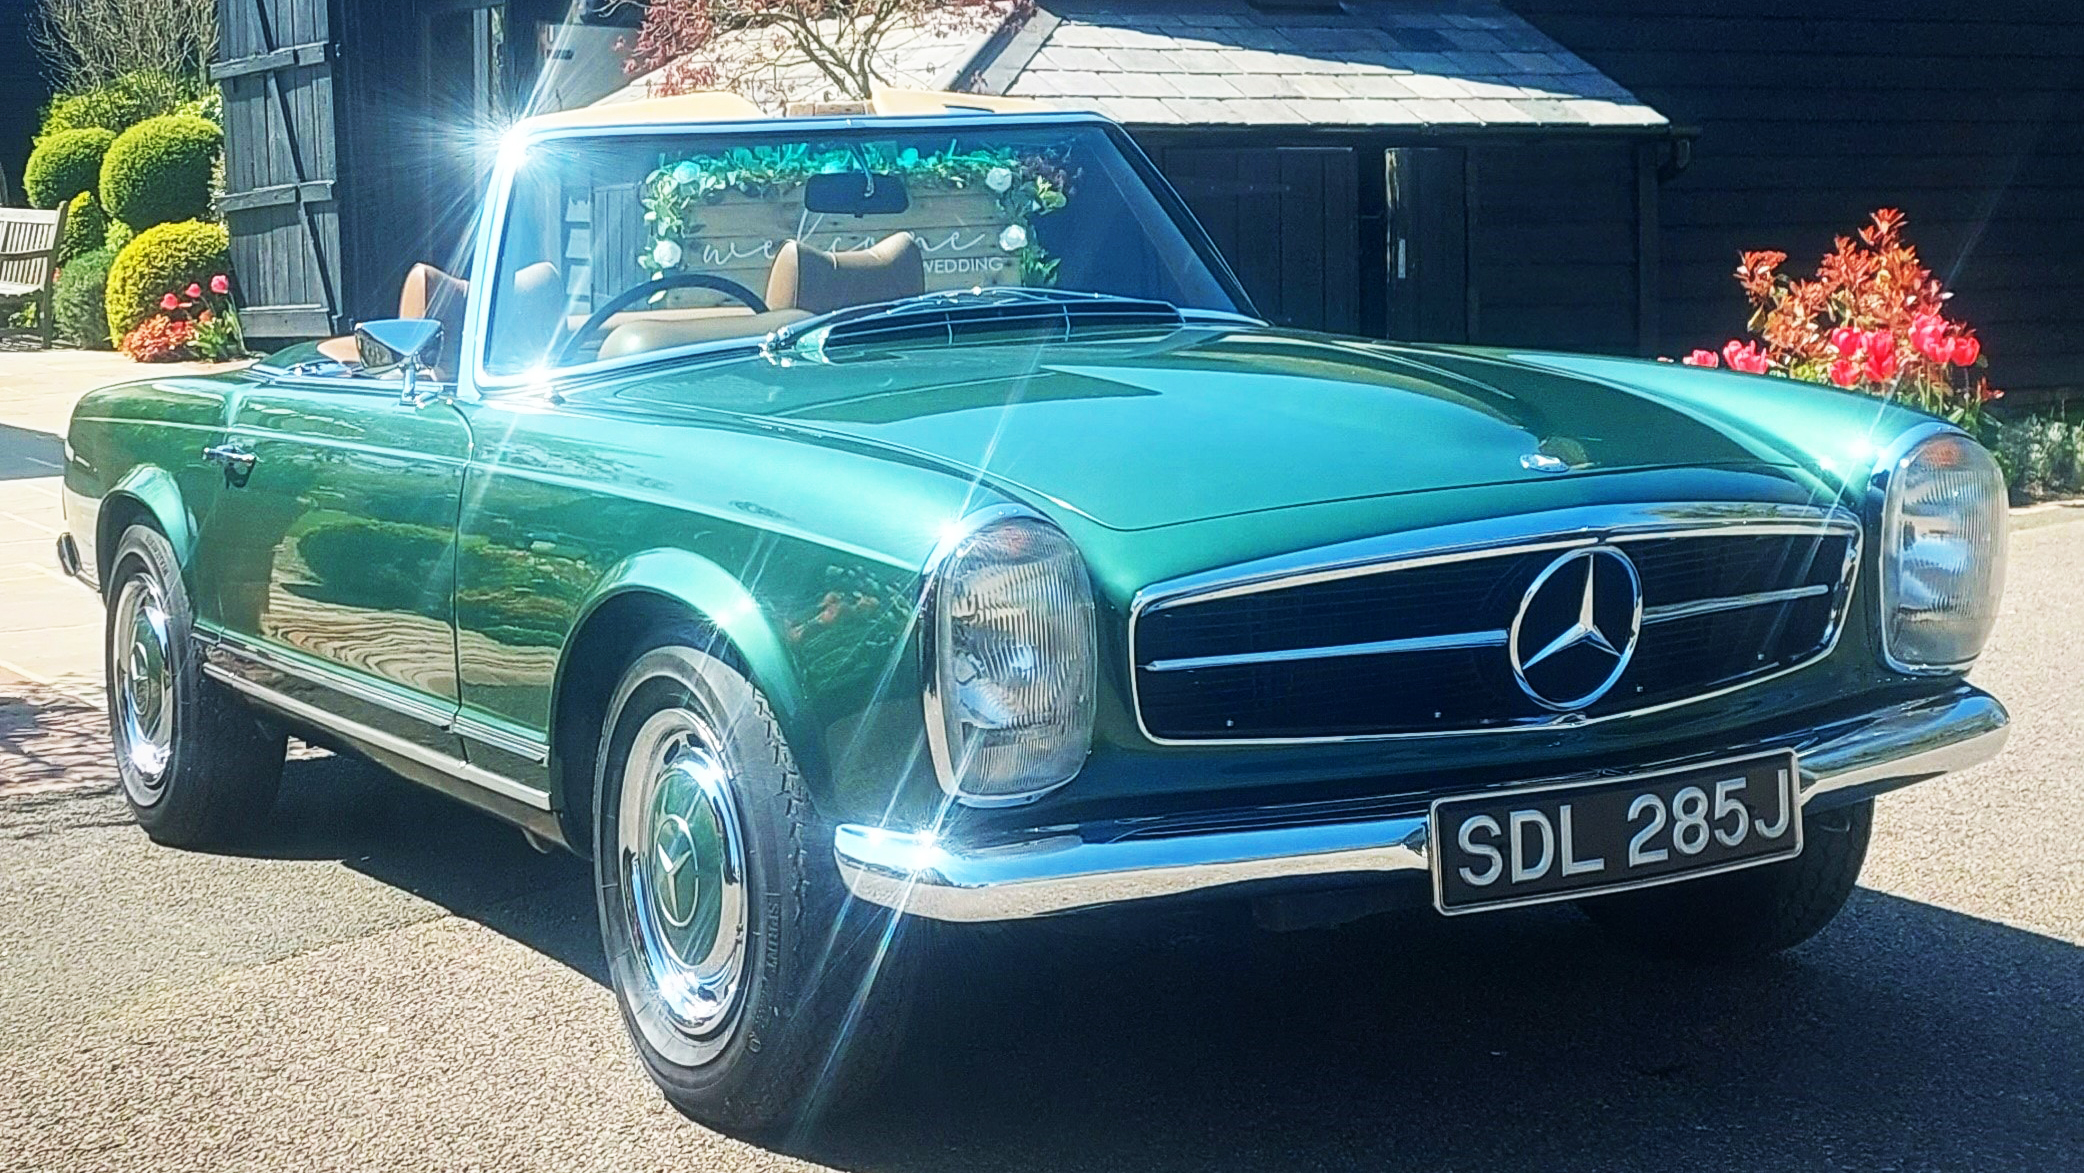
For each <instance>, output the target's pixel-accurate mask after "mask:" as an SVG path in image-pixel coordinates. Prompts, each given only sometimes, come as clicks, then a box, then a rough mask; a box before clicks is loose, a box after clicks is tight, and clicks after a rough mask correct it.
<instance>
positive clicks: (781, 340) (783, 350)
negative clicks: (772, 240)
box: [760, 285, 1183, 358]
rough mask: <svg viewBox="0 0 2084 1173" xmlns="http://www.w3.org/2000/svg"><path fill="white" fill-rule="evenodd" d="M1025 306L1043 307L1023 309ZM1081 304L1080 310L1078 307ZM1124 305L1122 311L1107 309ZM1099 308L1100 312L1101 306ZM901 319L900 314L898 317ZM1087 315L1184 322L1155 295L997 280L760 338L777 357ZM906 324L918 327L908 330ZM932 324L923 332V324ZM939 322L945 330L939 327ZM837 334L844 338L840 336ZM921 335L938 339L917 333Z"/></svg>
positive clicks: (825, 316) (827, 317)
mask: <svg viewBox="0 0 2084 1173" xmlns="http://www.w3.org/2000/svg"><path fill="white" fill-rule="evenodd" d="M1023 307H1033V308H1034V309H1035V310H1037V311H1039V312H1037V313H1032V314H1023V313H1020V312H1019V311H1020V309H1022V308H1023ZM1074 307H1075V308H1074ZM1107 310H1118V311H1119V312H1118V313H1112V314H1110V313H1107V312H1106V311H1107ZM1096 311H1097V312H1096ZM893 319H894V320H893ZM1079 319H1095V320H1112V321H1115V322H1117V323H1118V324H1127V323H1128V322H1130V321H1136V322H1138V323H1140V324H1145V325H1160V324H1168V323H1169V324H1170V325H1173V326H1177V325H1179V324H1180V322H1181V321H1182V319H1183V315H1182V313H1181V311H1180V309H1179V307H1177V306H1175V305H1173V304H1172V303H1171V302H1167V301H1159V300H1157V299H1155V298H1134V297H1122V296H1120V295H1117V294H1112V293H1087V292H1084V291H1081V290H1070V289H1035V288H1031V287H1028V286H1024V285H989V286H982V287H978V288H975V289H944V290H938V291H936V292H933V293H920V294H914V295H913V296H911V297H901V298H898V299H896V300H894V301H881V302H874V303H871V304H869V305H858V306H848V307H847V308H845V309H837V310H832V311H829V312H827V313H822V314H818V315H816V316H815V317H809V318H805V319H803V320H802V321H800V322H791V323H789V324H788V325H786V326H782V327H780V328H778V329H776V330H774V331H773V332H772V333H770V334H768V335H767V337H766V339H765V340H764V341H762V342H761V344H760V351H761V353H762V354H765V355H767V356H768V357H770V358H774V357H779V356H782V355H784V354H789V353H805V352H809V351H822V350H824V349H825V348H826V346H828V345H829V344H830V343H831V342H833V341H836V340H850V339H859V340H861V341H867V340H868V338H869V337H870V336H872V335H877V334H888V335H896V334H899V333H904V334H913V335H919V334H922V333H923V334H925V335H932V334H938V333H941V332H942V331H945V334H946V338H945V340H946V341H948V342H951V343H952V342H953V341H954V337H955V334H956V332H957V330H958V328H959V327H963V326H970V327H977V328H984V329H990V328H992V327H1017V326H1034V325H1047V326H1058V325H1061V327H1062V328H1063V333H1064V336H1066V337H1068V335H1069V332H1070V329H1071V328H1072V326H1073V324H1074V323H1075V322H1076V321H1077V320H1079ZM875 321H890V325H889V327H888V328H887V329H882V330H876V329H866V328H864V329H853V327H856V326H865V325H866V324H867V323H870V322H875ZM906 324H910V325H911V326H912V327H913V328H912V329H907V328H906ZM922 327H923V328H924V329H923V330H921V329H919V328H922ZM935 327H939V329H935ZM835 335H838V336H839V338H837V339H835V337H834V336H835ZM916 340H917V341H930V340H932V339H931V338H929V337H917V338H916Z"/></svg>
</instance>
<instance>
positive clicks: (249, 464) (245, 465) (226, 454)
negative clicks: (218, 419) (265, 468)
mask: <svg viewBox="0 0 2084 1173" xmlns="http://www.w3.org/2000/svg"><path fill="white" fill-rule="evenodd" d="M203 459H204V460H206V461H209V462H210V463H211V464H221V465H223V466H224V479H225V480H226V481H228V482H230V484H231V486H232V487H233V488H235V489H236V488H241V487H244V485H245V484H246V478H247V477H249V476H251V475H253V466H254V465H256V464H259V463H260V457H258V456H255V455H254V454H253V453H251V452H248V451H246V450H245V449H244V448H241V447H239V446H238V445H236V444H213V445H211V446H210V447H208V448H205V449H203Z"/></svg>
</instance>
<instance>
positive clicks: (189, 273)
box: [106, 220, 231, 342]
mask: <svg viewBox="0 0 2084 1173" xmlns="http://www.w3.org/2000/svg"><path fill="white" fill-rule="evenodd" d="M230 247H231V238H230V236H228V235H226V233H225V231H224V225H222V224H207V223H204V222H202V221H200V220H181V221H177V222H175V223H173V224H155V225H153V226H152V227H150V228H147V229H145V230H144V231H142V232H140V233H138V234H137V235H136V236H135V237H133V238H132V239H131V241H130V243H129V244H126V245H124V246H123V251H121V252H119V253H117V254H116V263H115V264H113V265H111V266H110V267H109V284H108V297H107V301H106V305H107V309H108V324H109V341H111V342H121V341H122V340H123V335H125V334H128V333H129V332H130V330H131V327H133V326H136V325H137V324H138V323H139V322H142V321H144V320H145V319H146V318H149V317H151V316H152V315H153V314H156V313H158V312H159V308H160V306H159V299H160V298H162V297H164V296H166V295H167V294H168V293H170V292H173V291H175V290H179V289H185V288H187V287H188V286H189V285H191V284H195V285H208V284H209V281H210V278H211V277H214V276H216V275H217V274H219V273H222V272H224V271H225V269H226V268H227V266H226V263H225V253H226V250H227V249H229V248H230Z"/></svg>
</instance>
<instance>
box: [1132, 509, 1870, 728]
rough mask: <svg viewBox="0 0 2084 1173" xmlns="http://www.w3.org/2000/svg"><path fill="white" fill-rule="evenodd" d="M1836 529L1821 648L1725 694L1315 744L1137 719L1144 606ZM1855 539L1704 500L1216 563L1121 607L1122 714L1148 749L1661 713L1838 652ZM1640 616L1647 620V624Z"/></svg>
mask: <svg viewBox="0 0 2084 1173" xmlns="http://www.w3.org/2000/svg"><path fill="white" fill-rule="evenodd" d="M1827 533H1842V534H1844V535H1846V536H1847V537H1848V538H1850V539H1851V540H1850V541H1848V542H1847V543H1846V549H1845V566H1844V570H1843V573H1842V575H1841V577H1840V587H1839V591H1838V606H1837V609H1836V611H1835V612H1834V613H1833V615H1832V617H1831V622H1830V626H1829V628H1828V629H1827V630H1826V631H1825V634H1824V641H1823V647H1822V648H1821V649H1820V650H1819V651H1817V652H1816V653H1815V654H1814V655H1812V656H1810V657H1808V658H1807V659H1804V660H1801V661H1799V662H1797V663H1794V664H1791V665H1789V666H1788V667H1786V668H1783V669H1781V670H1780V671H1778V672H1769V673H1766V674H1765V675H1763V676H1753V677H1750V678H1748V679H1745V680H1741V681H1738V682H1737V683H1735V684H1731V685H1727V686H1725V687H1723V688H1718V689H1712V690H1710V691H1707V692H1702V693H1697V694H1695V695H1693V696H1689V697H1683V698H1681V699H1679V700H1674V701H1665V702H1663V703H1661V704H1655V705H1645V706H1643V707H1641V708H1635V709H1628V710H1625V711H1622V712H1616V713H1602V714H1600V715H1598V716H1586V715H1585V714H1584V713H1582V712H1564V713H1555V714H1552V715H1549V716H1546V717H1540V718H1533V719H1529V720H1525V721H1520V722H1515V723H1513V724H1504V725H1492V726H1486V727H1484V728H1481V729H1468V728H1464V729H1440V730H1430V729H1428V730H1409V731H1403V732H1392V733H1358V734H1334V735H1328V736H1315V737H1237V738H1225V737H1193V738H1174V737H1160V736H1158V735H1157V734H1155V733H1153V732H1151V729H1150V726H1149V725H1148V724H1146V723H1145V721H1144V719H1143V698H1142V695H1141V688H1140V686H1139V684H1138V682H1137V672H1138V671H1139V669H1138V665H1137V664H1136V629H1137V624H1138V623H1139V622H1140V621H1141V620H1142V618H1143V616H1144V615H1145V614H1146V613H1147V612H1150V611H1157V610H1162V609H1164V608H1169V607H1179V606H1187V605H1190V604H1193V603H1206V602H1212V601H1214V600H1217V599H1227V598H1234V597H1237V596H1239V595H1249V594H1259V593H1262V592H1265V591H1272V590H1280V589H1285V588H1288V587H1295V586H1305V585H1311V584H1315V583H1322V582H1333V581H1337V580H1340V579H1346V578H1356V577H1360V576H1363V575H1371V574H1386V573H1392V572H1395V571H1399V570H1411V569H1415V568H1418V567H1421V566H1437V565H1441V564H1443V563H1449V562H1466V561H1469V560H1471V559H1477V558H1493V557H1498V556H1501V555H1507V554H1525V553H1536V552H1541V551H1547V550H1569V549H1576V548H1580V547H1584V546H1596V545H1602V544H1612V545H1625V544H1626V543H1630V542H1640V541H1656V540H1668V539H1672V538H1692V537H1719V536H1731V537H1735V536H1744V537H1771V536H1776V535H1781V536H1798V535H1804V534H1827ZM1863 538H1864V533H1863V531H1862V529H1861V526H1860V522H1859V519H1858V518H1857V517H1855V516H1854V515H1853V514H1852V513H1850V512H1849V511H1847V510H1845V509H1842V508H1838V507H1836V506H1828V507H1819V506H1810V505H1786V504H1775V503H1769V502H1759V503H1746V502H1735V503H1727V502H1725V503H1713V502H1673V503H1666V504H1651V505H1628V506H1607V505H1602V506H1583V507H1579V508H1573V509H1559V510H1553V511H1549V512H1543V513H1526V514H1517V515H1514V516H1512V517H1505V518H1490V519H1485V520H1482V521H1474V522H1464V523H1460V524H1456V525H1448V526H1441V527H1438V528H1435V529H1426V530H1419V531H1416V532H1412V533H1405V534H1393V535H1388V536H1385V537H1376V538H1364V539H1361V540H1359V541H1354V542H1345V543H1341V544H1339V545H1336V546H1330V547H1325V548H1321V549H1313V550H1302V551H1297V552H1295V553H1292V554H1282V555H1276V556H1274V557H1271V558H1266V559H1261V560H1260V561H1257V562H1252V563H1246V564H1244V565H1241V566H1231V567H1225V568H1223V569H1219V570H1213V571H1205V572H1202V573H1199V574H1192V575H1186V576H1182V577H1180V578H1176V579H1171V580H1168V581H1166V582H1161V583H1155V584H1153V585H1151V586H1148V587H1145V588H1144V589H1143V590H1140V591H1138V592H1137V593H1136V596H1135V598H1134V599H1132V600H1131V601H1130V604H1129V627H1128V641H1127V643H1128V648H1127V651H1128V658H1129V708H1130V711H1131V713H1132V714H1133V715H1134V717H1135V718H1136V730H1137V732H1138V733H1140V734H1142V735H1143V737H1144V739H1145V740H1147V741H1149V742H1151V743H1152V744H1154V745H1188V746H1193V745H1321V744H1327V743H1341V742H1358V741H1401V740H1406V739H1410V738H1421V737H1469V736H1480V735H1484V734H1492V733H1522V732H1534V731H1541V730H1553V729H1555V728H1557V727H1559V726H1571V727H1575V726H1579V725H1594V724H1598V723H1600V722H1603V721H1615V720H1621V719H1624V718H1628V717H1640V716H1645V715H1647V714H1650V713H1661V712H1664V711H1666V710H1669V709H1675V708H1680V707H1683V706H1685V705H1692V704H1698V703H1700V702H1702V701H1707V700H1713V699H1715V698H1717V697H1722V696H1727V695H1729V694H1730V693H1733V692H1737V691H1739V690H1742V689H1746V688H1753V687H1756V686H1757V685H1761V684H1764V683H1766V682H1768V681H1772V680H1777V679H1779V678H1781V677H1783V676H1786V675H1788V674H1789V673H1791V672H1799V671H1801V670H1802V669H1803V668H1806V667H1808V666H1809V665H1811V664H1814V663H1816V662H1817V661H1819V660H1822V659H1824V658H1826V657H1828V656H1829V655H1830V654H1831V653H1832V652H1833V651H1835V650H1837V647H1838V640H1839V638H1840V637H1841V636H1843V635H1844V633H1845V621H1846V619H1847V617H1848V616H1850V615H1851V614H1852V605H1853V596H1854V593H1855V592H1856V591H1857V589H1858V585H1859V565H1860V550H1861V546H1862V542H1863ZM1646 618H1647V617H1646Z"/></svg>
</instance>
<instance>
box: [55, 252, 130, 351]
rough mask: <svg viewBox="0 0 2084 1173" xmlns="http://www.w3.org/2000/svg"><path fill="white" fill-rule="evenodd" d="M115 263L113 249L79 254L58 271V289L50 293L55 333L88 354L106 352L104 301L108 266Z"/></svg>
mask: <svg viewBox="0 0 2084 1173" xmlns="http://www.w3.org/2000/svg"><path fill="white" fill-rule="evenodd" d="M115 260H116V254H115V251H114V250H112V249H105V248H97V249H94V250H93V251H91V252H85V253H81V254H80V255H79V256H76V257H74V258H72V259H71V260H70V261H67V262H66V263H65V267H64V268H62V269H60V270H58V286H57V288H56V289H55V290H53V291H52V293H51V317H52V318H53V319H55V320H56V321H57V323H58V333H60V334H63V335H64V336H65V337H67V338H70V339H72V340H73V341H75V342H77V343H79V344H80V345H81V346H84V347H86V348H88V349H89V350H107V349H108V348H109V317H108V305H107V300H106V298H107V289H108V282H109V266H110V265H111V264H113V263H115Z"/></svg>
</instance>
